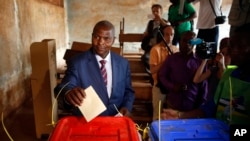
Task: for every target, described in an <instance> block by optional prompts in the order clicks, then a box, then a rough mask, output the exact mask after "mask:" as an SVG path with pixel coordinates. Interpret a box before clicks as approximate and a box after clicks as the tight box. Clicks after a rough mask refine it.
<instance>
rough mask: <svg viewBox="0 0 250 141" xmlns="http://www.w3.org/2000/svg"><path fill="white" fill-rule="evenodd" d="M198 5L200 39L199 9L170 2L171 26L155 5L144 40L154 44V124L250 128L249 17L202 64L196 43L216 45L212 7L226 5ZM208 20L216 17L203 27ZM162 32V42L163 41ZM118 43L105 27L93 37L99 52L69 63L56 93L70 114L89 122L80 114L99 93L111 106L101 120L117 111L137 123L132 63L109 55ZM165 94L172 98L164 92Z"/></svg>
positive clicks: (215, 0) (179, 0)
mask: <svg viewBox="0 0 250 141" xmlns="http://www.w3.org/2000/svg"><path fill="white" fill-rule="evenodd" d="M197 1H199V2H200V6H201V7H202V8H200V11H199V13H198V15H199V16H198V23H197V29H198V35H197V36H196V33H195V32H194V31H192V22H193V19H194V18H196V15H197V13H196V11H195V9H194V7H193V6H192V2H194V0H187V1H186V0H170V2H171V3H172V4H171V6H170V7H169V11H168V13H169V16H168V19H164V18H163V17H162V13H163V11H162V6H161V5H159V4H154V5H153V6H152V8H151V10H152V14H153V15H154V19H153V20H150V21H149V22H148V24H147V28H146V31H145V33H144V37H145V38H147V40H148V42H147V44H146V45H145V44H143V49H144V50H145V52H147V53H148V54H147V55H148V57H149V58H148V62H147V63H148V69H149V71H150V74H151V76H152V80H153V83H152V85H153V87H152V99H153V101H152V103H153V113H154V114H153V120H157V119H158V117H159V116H161V118H162V119H164V120H167V119H182V118H207V117H213V118H218V119H221V120H223V121H225V122H227V123H229V124H249V123H250V95H249V93H250V73H249V72H250V65H249V64H250V63H249V62H250V57H249V56H250V40H249V39H250V23H249V22H248V21H249V18H246V19H245V20H244V21H245V22H244V23H241V24H237V27H236V24H233V23H234V22H233V21H232V22H230V23H232V24H233V25H232V29H233V30H231V31H230V37H225V38H223V39H222V40H221V41H219V51H218V52H216V54H215V55H214V56H212V57H211V58H200V57H199V55H197V53H196V52H195V44H192V43H191V42H190V41H192V40H194V39H197V38H201V39H202V40H203V41H205V42H215V44H216V45H217V42H218V28H219V27H218V25H216V24H215V23H214V18H215V15H214V14H213V11H212V10H208V12H207V11H206V9H209V8H211V6H210V4H213V5H214V7H215V8H216V9H217V8H219V7H220V4H221V0H209V1H210V3H209V2H208V0H196V1H195V2H197ZM241 2H242V1H241ZM233 3H236V1H234V2H233ZM240 5H241V4H239V5H238V6H240ZM242 6H243V5H242ZM232 8H235V7H233V6H232ZM204 10H205V11H206V12H205V11H204ZM248 13H249V10H248ZM230 15H232V14H230ZM206 17H209V18H207V20H206V22H204V18H206ZM231 17H232V16H231ZM208 21H209V22H208ZM155 30H157V31H156V33H155ZM159 31H160V33H162V35H163V36H162V37H160V38H159V35H157V34H158V33H159ZM114 40H115V28H114V25H113V24H112V23H111V22H109V21H106V20H103V21H99V22H97V23H96V25H95V26H94V29H93V32H92V47H91V48H90V49H89V50H88V51H86V52H84V53H81V54H80V55H77V56H76V57H73V58H72V59H71V60H70V61H69V62H68V64H67V70H66V73H65V77H64V78H63V79H62V81H61V83H60V84H58V86H57V87H56V88H55V89H54V90H55V94H58V93H60V96H59V99H61V101H62V102H63V105H64V108H66V109H73V110H72V112H73V114H74V115H82V113H81V112H80V111H79V109H78V108H77V107H78V106H81V105H82V103H83V102H84V100H85V98H86V93H85V91H84V89H86V88H87V87H88V86H93V88H94V89H95V91H96V92H97V94H98V96H99V97H100V99H101V100H102V102H103V103H104V105H105V106H106V107H107V109H106V110H105V111H103V112H102V113H101V114H100V116H115V115H117V112H119V113H121V114H122V115H123V116H130V113H131V110H132V106H133V102H134V90H133V88H132V84H131V72H130V67H129V62H128V60H126V59H124V58H123V57H122V56H120V55H117V54H115V53H113V52H112V51H111V50H110V49H111V46H112V45H113V43H114ZM145 40H146V39H145ZM177 44H178V46H177ZM101 60H105V62H106V64H105V65H106V66H105V68H106V70H107V72H106V74H105V75H106V78H103V77H102V76H103V74H102V71H101V70H100V67H101V65H102V64H101V63H100V61H101ZM106 79H107V80H106ZM160 83H161V86H160ZM161 87H164V88H165V89H166V91H165V92H163V91H161ZM159 101H163V103H165V104H164V106H163V105H161V108H162V110H161V115H159V114H158V110H159V109H158V108H159V107H158V103H159ZM114 105H115V106H114ZM116 108H117V109H118V111H117V110H116Z"/></svg>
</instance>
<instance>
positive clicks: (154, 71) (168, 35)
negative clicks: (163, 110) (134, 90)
mask: <svg viewBox="0 0 250 141" xmlns="http://www.w3.org/2000/svg"><path fill="white" fill-rule="evenodd" d="M163 37H164V40H165V41H166V44H167V46H168V47H169V49H170V50H171V52H172V53H174V52H177V51H178V48H177V47H176V46H174V45H172V40H173V38H174V28H173V27H172V26H171V25H166V26H164V27H163ZM164 40H162V41H161V42H160V43H158V44H156V45H154V46H153V47H152V49H151V51H150V60H149V65H150V72H151V76H152V78H153V82H154V83H153V87H152V100H153V101H152V104H153V120H157V119H158V116H159V115H158V113H159V112H158V111H159V109H158V108H159V106H158V105H159V104H158V103H159V101H164V100H165V97H166V94H163V93H162V92H161V91H160V88H159V87H158V86H157V84H158V72H159V70H160V67H161V65H162V64H163V62H164V61H165V59H166V58H167V57H168V56H169V55H170V54H171V53H170V51H169V49H168V48H167V46H166V44H165V43H164ZM161 106H162V105H161Z"/></svg>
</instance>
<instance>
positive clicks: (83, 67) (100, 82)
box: [54, 20, 134, 116]
mask: <svg viewBox="0 0 250 141" xmlns="http://www.w3.org/2000/svg"><path fill="white" fill-rule="evenodd" d="M114 41H115V28H114V25H113V24H112V23H110V22H109V21H106V20H103V21H99V22H98V23H97V24H96V25H95V27H94V29H93V33H92V47H91V48H90V49H89V50H88V51H86V52H83V53H81V54H79V55H77V56H75V57H73V58H72V59H71V60H70V61H69V63H68V64H67V70H66V72H65V77H64V78H63V79H62V82H61V83H60V84H59V85H58V86H57V87H56V88H55V89H54V90H55V94H56V95H57V94H58V93H59V91H60V90H62V91H61V93H60V97H59V98H60V99H61V100H62V101H63V104H64V106H65V108H67V109H73V110H72V111H73V115H81V113H80V111H79V109H78V108H76V107H77V106H80V105H81V104H82V103H83V102H84V99H85V98H86V93H85V92H84V89H86V88H87V87H89V86H92V87H93V88H94V90H95V91H96V93H97V94H98V96H99V97H100V99H101V100H102V102H103V103H104V105H105V106H106V107H107V109H106V110H105V111H104V112H103V113H101V114H100V115H101V116H114V115H116V114H117V111H116V109H115V106H116V107H117V108H118V110H119V112H120V113H121V114H123V115H125V116H129V115H130V112H131V110H132V105H133V102H134V90H133V89H132V85H131V74H130V67H129V62H128V61H127V60H126V59H124V58H123V57H121V56H119V55H117V54H116V53H113V52H111V46H112V45H113V43H114ZM101 60H104V62H106V63H105V69H106V73H105V77H106V78H103V76H102V72H101V65H102V64H101ZM67 83H68V84H67ZM64 86H65V87H64ZM114 105H115V106H114ZM93 106H95V103H93Z"/></svg>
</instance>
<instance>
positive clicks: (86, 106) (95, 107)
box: [78, 86, 107, 122]
mask: <svg viewBox="0 0 250 141" xmlns="http://www.w3.org/2000/svg"><path fill="white" fill-rule="evenodd" d="M84 91H85V93H86V98H85V99H84V100H83V103H82V105H81V106H79V107H78V108H79V109H80V111H81V112H82V114H83V116H84V117H85V119H86V121H87V122H89V121H91V120H92V119H94V118H95V117H96V116H98V115H99V114H101V113H102V112H103V111H105V110H106V109H107V108H106V106H105V105H104V104H103V102H102V100H101V99H100V98H99V96H98V95H97V93H96V92H95V90H94V89H93V87H92V86H89V87H88V88H86V89H85V90H84Z"/></svg>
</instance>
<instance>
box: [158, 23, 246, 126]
mask: <svg viewBox="0 0 250 141" xmlns="http://www.w3.org/2000/svg"><path fill="white" fill-rule="evenodd" d="M249 39H250V23H248V24H244V25H242V26H240V27H239V28H237V29H236V30H235V32H233V34H232V35H230V38H229V40H230V44H229V48H228V49H229V56H230V57H231V65H228V67H227V69H226V70H225V72H224V73H223V76H222V78H221V79H220V81H219V84H218V86H217V89H216V93H215V96H214V99H210V100H209V101H208V102H206V103H204V104H202V105H201V106H200V107H198V108H196V109H193V110H190V111H178V110H175V109H163V112H162V113H161V118H162V119H163V120H167V119H187V118H217V119H219V120H222V121H224V122H226V123H228V125H230V126H232V125H237V126H238V127H239V126H241V125H243V126H248V127H249V125H250V105H249V104H250V95H249V93H250V73H249V71H250V64H249V62H250V57H249V56H250V40H249Z"/></svg>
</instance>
